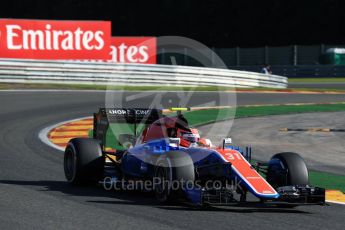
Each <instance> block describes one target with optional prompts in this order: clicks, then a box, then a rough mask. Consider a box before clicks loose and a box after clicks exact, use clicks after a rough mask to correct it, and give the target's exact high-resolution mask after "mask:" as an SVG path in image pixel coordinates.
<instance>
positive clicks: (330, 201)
mask: <svg viewBox="0 0 345 230" xmlns="http://www.w3.org/2000/svg"><path fill="white" fill-rule="evenodd" d="M326 202H327V203H333V204H340V205H345V203H344V202H340V201H333V200H326Z"/></svg>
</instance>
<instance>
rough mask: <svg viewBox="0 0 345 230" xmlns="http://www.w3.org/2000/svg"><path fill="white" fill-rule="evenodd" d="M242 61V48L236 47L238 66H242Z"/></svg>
mask: <svg viewBox="0 0 345 230" xmlns="http://www.w3.org/2000/svg"><path fill="white" fill-rule="evenodd" d="M240 64H241V60H240V47H238V46H237V47H236V66H240Z"/></svg>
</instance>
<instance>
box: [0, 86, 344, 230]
mask: <svg viewBox="0 0 345 230" xmlns="http://www.w3.org/2000/svg"><path fill="white" fill-rule="evenodd" d="M213 96H214V95H213V93H200V94H198V95H195V99H193V98H192V99H191V101H190V105H192V104H193V103H196V104H198V103H200V101H203V100H204V99H205V101H207V100H206V99H209V98H212V97H213ZM323 96H325V95H323ZM278 98H280V99H279V100H278ZM238 99H239V100H238V101H239V103H240V104H255V103H261V104H264V103H273V102H272V101H275V102H279V103H285V102H302V101H305V102H310V101H322V100H325V101H341V100H343V96H341V97H340V96H339V95H332V96H325V97H318V96H316V98H314V95H312V96H311V95H304V96H302V95H281V94H279V95H278V94H274V95H270V94H267V95H255V94H241V95H239V96H238ZM144 102H146V103H150V98H144V99H142V100H140V99H138V100H136V101H135V102H130V103H132V104H133V103H134V104H135V105H134V104H133V106H137V104H136V103H138V104H139V105H141V106H145V104H144ZM167 103H169V100H168V101H167ZM169 104H171V103H169ZM0 105H1V109H0V122H1V126H0V127H1V128H0V154H1V156H0V157H1V158H0V159H1V160H0V229H265V230H267V229H291V228H296V229H334V230H335V229H343V226H344V225H345V220H344V217H345V216H344V215H345V214H344V213H345V206H342V205H330V206H322V207H320V206H308V207H297V208H295V209H277V208H258V207H231V208H215V209H210V210H196V209H193V208H190V207H186V206H162V205H159V204H158V203H157V202H156V201H155V199H154V198H153V197H152V195H151V194H142V193H133V192H130V193H129V192H111V191H104V190H103V189H101V188H97V187H82V188H80V187H73V186H70V185H68V184H67V183H66V182H65V178H64V174H63V168H62V161H63V156H62V153H61V152H59V151H57V150H54V149H52V148H51V147H48V146H46V145H45V144H43V143H42V142H41V141H40V140H39V139H38V133H39V131H40V130H41V129H43V128H44V127H46V126H48V125H52V124H54V123H57V122H60V121H63V120H67V119H73V118H76V117H82V116H87V115H90V114H91V113H92V112H94V111H95V110H96V109H97V108H98V107H102V106H104V93H101V92H77V93H74V92H36V93H34V92H14V91H13V92H0Z"/></svg>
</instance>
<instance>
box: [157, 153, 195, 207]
mask: <svg viewBox="0 0 345 230" xmlns="http://www.w3.org/2000/svg"><path fill="white" fill-rule="evenodd" d="M194 181H195V173H194V164H193V160H192V158H191V157H190V156H189V155H188V154H186V153H184V152H179V151H177V152H169V153H167V154H164V155H162V156H160V157H158V159H157V161H156V164H155V167H154V178H153V183H154V192H155V195H156V198H157V200H158V201H160V202H162V203H168V202H173V201H174V200H176V198H178V196H179V195H180V194H181V191H182V188H183V186H185V185H186V184H187V183H194Z"/></svg>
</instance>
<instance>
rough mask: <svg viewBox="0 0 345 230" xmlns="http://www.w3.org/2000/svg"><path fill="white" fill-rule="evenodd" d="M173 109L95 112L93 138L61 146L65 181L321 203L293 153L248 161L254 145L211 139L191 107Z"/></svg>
mask: <svg viewBox="0 0 345 230" xmlns="http://www.w3.org/2000/svg"><path fill="white" fill-rule="evenodd" d="M171 110H172V111H173V112H177V114H174V113H173V114H170V115H169V114H168V115H163V112H162V110H159V109H116V108H115V109H114V108H111V109H110V108H102V109H100V110H99V112H98V113H95V114H94V129H93V138H75V139H72V140H70V142H69V144H68V145H67V147H66V150H65V155H64V171H65V176H66V178H67V181H68V182H70V183H72V184H85V183H99V184H102V185H103V186H104V187H105V188H107V189H108V188H120V189H129V186H130V188H133V189H143V190H149V191H153V192H154V193H155V196H156V198H157V199H158V200H159V201H161V202H168V201H169V202H170V201H178V200H183V201H186V202H188V203H191V204H193V205H197V206H208V205H232V204H238V203H239V202H248V198H247V194H248V192H249V193H251V194H253V195H254V197H256V198H257V199H255V200H256V202H260V203H261V204H267V205H280V204H282V205H291V206H296V205H301V204H320V205H322V204H324V203H325V189H323V188H318V187H312V186H310V185H309V181H308V169H307V167H306V164H305V162H304V160H303V159H302V158H301V157H300V156H299V155H298V154H296V153H292V152H284V153H278V154H275V155H274V156H273V157H272V158H271V159H270V160H269V161H268V162H267V163H258V162H256V163H252V161H251V155H252V154H251V148H249V147H246V148H241V147H238V146H234V145H233V144H232V142H231V138H224V139H223V140H222V144H221V145H220V146H213V144H212V142H211V141H210V140H209V139H205V138H201V137H200V133H199V131H198V130H197V129H194V128H192V127H190V126H189V125H188V121H187V119H186V118H185V116H184V115H183V114H182V111H186V110H188V108H172V109H171ZM109 131H112V132H109ZM109 133H111V134H109ZM110 141H111V142H112V145H113V146H112V149H111V150H109V149H108V146H109V145H108V144H107V143H108V142H110ZM114 149H115V150H114ZM252 197H253V196H252Z"/></svg>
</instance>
